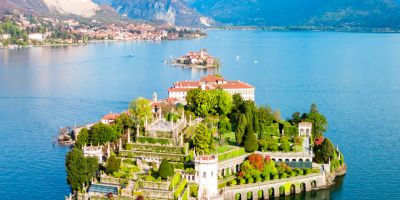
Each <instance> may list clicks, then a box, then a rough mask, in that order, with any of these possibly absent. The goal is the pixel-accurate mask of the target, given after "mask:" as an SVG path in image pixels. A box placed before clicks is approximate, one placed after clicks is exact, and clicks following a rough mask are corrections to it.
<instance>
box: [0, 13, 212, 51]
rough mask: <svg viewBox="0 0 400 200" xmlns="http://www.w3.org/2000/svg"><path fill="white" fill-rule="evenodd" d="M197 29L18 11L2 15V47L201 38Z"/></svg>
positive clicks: (0, 42) (0, 44) (0, 23)
mask: <svg viewBox="0 0 400 200" xmlns="http://www.w3.org/2000/svg"><path fill="white" fill-rule="evenodd" d="M205 36H206V34H205V33H204V32H202V31H200V30H198V29H192V28H189V27H175V26H167V25H154V24H149V23H144V22H124V21H118V22H114V23H104V22H102V21H99V20H96V19H90V20H88V19H86V20H80V19H77V18H73V17H60V16H57V17H55V16H54V17H51V16H48V17H47V16H46V17H38V16H33V15H26V14H21V13H19V12H17V11H14V12H10V13H7V14H4V15H2V16H1V19H0V48H18V47H25V46H56V45H74V44H75V45H77V44H85V43H87V42H90V41H105V40H116V41H136V40H139V41H140V40H150V41H161V40H177V39H189V38H201V37H205Z"/></svg>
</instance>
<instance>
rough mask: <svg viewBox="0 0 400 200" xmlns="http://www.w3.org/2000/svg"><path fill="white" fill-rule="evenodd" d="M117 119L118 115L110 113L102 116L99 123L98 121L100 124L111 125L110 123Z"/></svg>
mask: <svg viewBox="0 0 400 200" xmlns="http://www.w3.org/2000/svg"><path fill="white" fill-rule="evenodd" d="M118 117H119V114H117V113H112V112H110V113H108V114H107V115H104V116H103V117H102V118H101V121H100V122H101V123H103V124H111V123H113V122H114V121H115V120H116V119H117V118H118Z"/></svg>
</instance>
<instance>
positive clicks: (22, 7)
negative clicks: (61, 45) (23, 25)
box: [0, 0, 100, 17]
mask: <svg viewBox="0 0 400 200" xmlns="http://www.w3.org/2000/svg"><path fill="white" fill-rule="evenodd" d="M11 10H18V11H20V12H22V13H28V14H72V15H78V16H83V17H91V16H94V15H95V14H96V12H97V11H99V10H100V6H99V5H97V4H95V3H93V2H92V1H91V0H0V11H11Z"/></svg>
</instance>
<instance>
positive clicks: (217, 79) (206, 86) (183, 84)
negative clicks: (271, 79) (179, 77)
mask: <svg viewBox="0 0 400 200" xmlns="http://www.w3.org/2000/svg"><path fill="white" fill-rule="evenodd" d="M196 88H200V89H202V90H213V89H222V90H224V91H226V92H228V93H229V94H231V95H234V94H240V95H241V96H242V98H243V99H244V100H253V101H254V91H255V87H254V86H252V85H250V84H249V83H246V82H242V81H240V80H233V81H232V80H225V79H224V78H223V77H221V76H218V75H208V76H205V77H202V78H201V79H200V80H198V81H179V82H176V83H174V84H173V86H172V87H170V88H169V89H168V97H169V98H173V99H177V100H178V101H181V102H184V101H185V98H186V95H187V93H188V91H189V90H192V89H196Z"/></svg>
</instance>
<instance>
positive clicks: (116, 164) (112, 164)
mask: <svg viewBox="0 0 400 200" xmlns="http://www.w3.org/2000/svg"><path fill="white" fill-rule="evenodd" d="M120 168H121V159H119V158H117V157H115V155H111V156H110V157H109V158H108V159H107V163H106V172H107V174H113V173H114V172H117V171H118V170H119V169H120Z"/></svg>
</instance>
